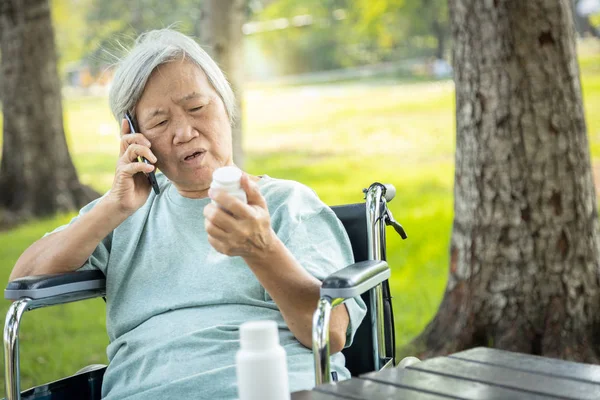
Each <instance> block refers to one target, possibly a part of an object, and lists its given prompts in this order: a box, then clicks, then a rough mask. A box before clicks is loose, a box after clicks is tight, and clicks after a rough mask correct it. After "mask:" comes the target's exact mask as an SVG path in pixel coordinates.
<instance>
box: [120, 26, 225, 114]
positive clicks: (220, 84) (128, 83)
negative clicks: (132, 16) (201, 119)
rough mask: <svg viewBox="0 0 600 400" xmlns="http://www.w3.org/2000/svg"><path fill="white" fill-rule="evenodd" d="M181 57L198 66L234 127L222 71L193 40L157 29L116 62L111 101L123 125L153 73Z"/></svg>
mask: <svg viewBox="0 0 600 400" xmlns="http://www.w3.org/2000/svg"><path fill="white" fill-rule="evenodd" d="M182 58H186V59H189V60H190V61H192V62H193V63H194V64H196V65H197V66H198V67H199V68H200V69H201V70H202V71H204V73H205V74H206V77H207V78H208V81H209V82H210V84H211V85H212V87H213V88H214V89H215V91H216V92H217V94H218V95H219V97H221V100H223V104H224V105H225V110H226V111H227V115H228V116H229V121H230V123H231V124H232V125H233V123H234V121H235V118H236V110H235V98H234V96H233V91H232V90H231V86H230V85H229V82H227V79H226V78H225V76H224V75H223V72H222V71H221V69H220V68H219V67H218V66H217V64H216V63H215V62H214V60H213V59H212V58H210V56H209V55H208V54H207V53H206V51H204V50H203V49H202V47H200V45H199V44H198V43H196V42H195V41H194V40H193V39H192V38H190V37H188V36H186V35H184V34H183V33H179V32H177V31H174V30H172V29H158V30H153V31H149V32H146V33H143V34H141V35H140V36H139V37H138V38H137V39H136V41H135V44H134V46H133V48H132V49H131V51H130V52H129V54H127V55H126V56H125V57H124V58H123V59H121V60H120V61H119V62H118V63H117V70H116V72H115V75H114V78H113V81H112V84H111V88H110V92H109V94H108V102H109V104H110V109H111V111H112V113H113V115H114V116H115V118H116V119H117V121H118V122H121V120H122V119H123V115H124V114H125V112H126V111H130V112H131V113H134V109H135V105H136V104H137V102H138V101H139V100H140V97H141V96H142V93H143V92H144V87H145V86H146V82H147V81H148V78H149V77H150V74H152V72H153V71H154V70H155V69H156V68H157V67H158V66H160V65H162V64H166V63H169V62H172V61H176V60H180V59H182Z"/></svg>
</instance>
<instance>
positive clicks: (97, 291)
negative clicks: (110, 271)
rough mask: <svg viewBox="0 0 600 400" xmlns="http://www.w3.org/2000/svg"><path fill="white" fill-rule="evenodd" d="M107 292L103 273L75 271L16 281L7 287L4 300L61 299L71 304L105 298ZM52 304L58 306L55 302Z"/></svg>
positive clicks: (29, 277)
mask: <svg viewBox="0 0 600 400" xmlns="http://www.w3.org/2000/svg"><path fill="white" fill-rule="evenodd" d="M105 290H106V278H105V276H104V273H102V271H75V272H67V273H63V274H52V275H37V276H26V277H23V278H19V279H15V280H14V281H11V282H9V283H8V285H7V286H6V289H5V290H4V298H5V299H7V300H19V299H21V298H24V297H28V298H30V299H33V300H40V299H50V298H57V297H61V298H65V300H66V301H65V302H69V301H77V300H83V299H87V298H91V297H100V296H104V294H105ZM91 292H93V293H91ZM78 294H81V296H78ZM52 303H53V304H57V302H54V301H53V302H52Z"/></svg>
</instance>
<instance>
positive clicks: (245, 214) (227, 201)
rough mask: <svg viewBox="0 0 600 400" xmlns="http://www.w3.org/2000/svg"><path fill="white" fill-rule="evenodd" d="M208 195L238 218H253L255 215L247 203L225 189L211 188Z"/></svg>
mask: <svg viewBox="0 0 600 400" xmlns="http://www.w3.org/2000/svg"><path fill="white" fill-rule="evenodd" d="M208 195H209V196H210V198H211V199H213V200H214V201H215V202H216V203H217V204H219V206H221V207H222V208H224V209H225V210H227V211H229V212H230V213H231V214H233V215H234V216H235V217H237V218H251V217H252V216H253V215H254V214H253V212H252V209H251V208H250V207H248V205H247V204H246V203H244V202H243V201H241V200H240V199H238V198H237V197H234V196H232V195H230V194H229V193H227V192H226V191H224V190H219V189H217V190H214V189H210V190H209V191H208Z"/></svg>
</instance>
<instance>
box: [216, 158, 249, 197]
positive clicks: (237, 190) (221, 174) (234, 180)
mask: <svg viewBox="0 0 600 400" xmlns="http://www.w3.org/2000/svg"><path fill="white" fill-rule="evenodd" d="M241 179H242V171H241V170H240V169H239V168H238V167H235V166H229V167H221V168H217V169H216V170H215V171H214V172H213V180H212V183H211V184H210V188H211V189H221V190H224V191H226V192H227V193H229V194H230V195H232V196H234V197H237V198H238V199H240V200H241V201H242V202H244V203H248V199H247V197H246V192H245V191H244V189H242V187H241V186H240V180H241Z"/></svg>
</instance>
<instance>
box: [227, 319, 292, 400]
mask: <svg viewBox="0 0 600 400" xmlns="http://www.w3.org/2000/svg"><path fill="white" fill-rule="evenodd" d="M235 362H236V373H237V382H238V395H239V399H240V400H289V399H290V389H289V383H288V371H287V360H286V354H285V350H284V349H283V347H282V346H281V345H280V344H279V333H278V330H277V324H276V323H275V321H250V322H245V323H243V324H242V325H241V326H240V350H239V351H238V352H237V355H236V357H235Z"/></svg>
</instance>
